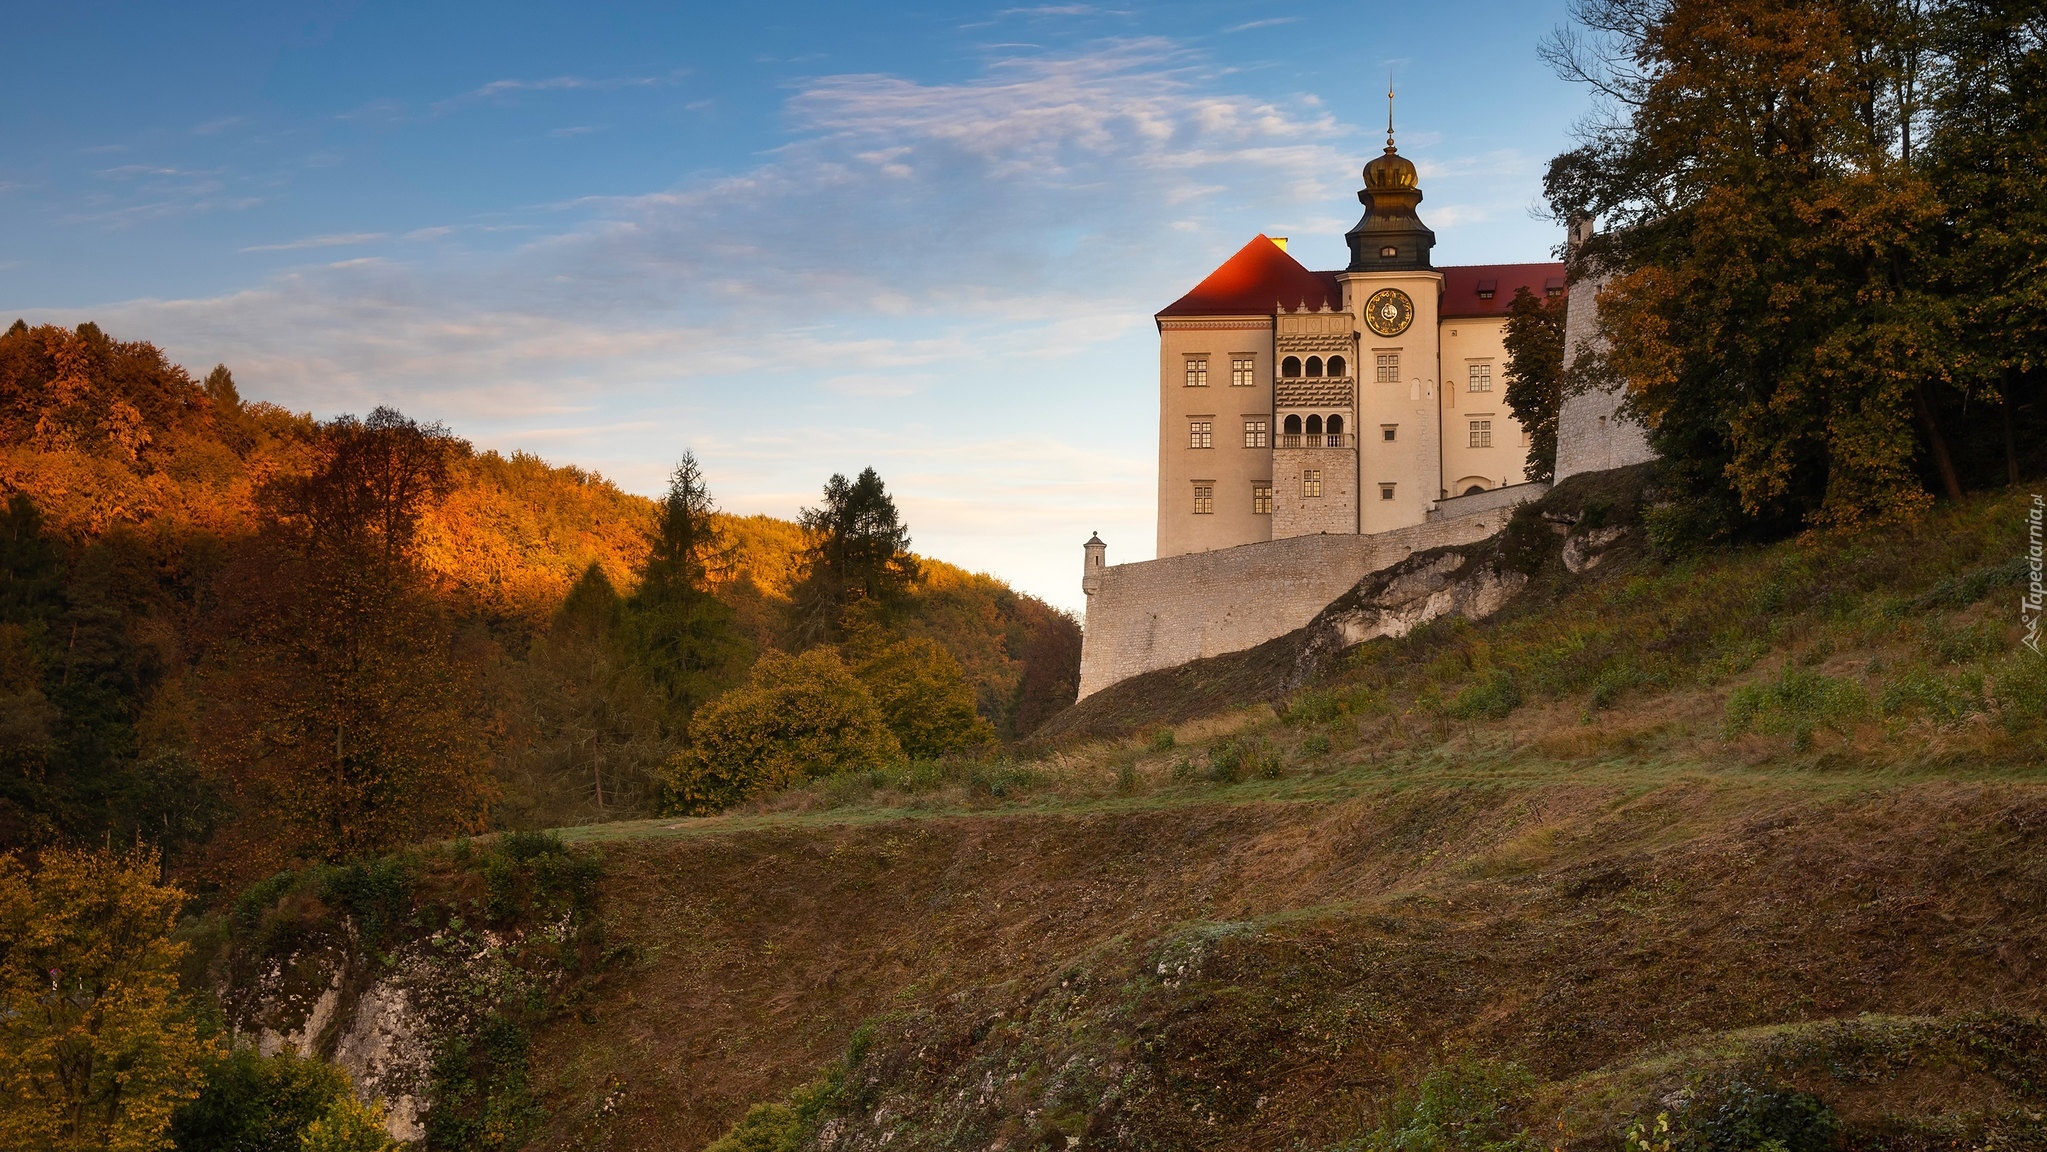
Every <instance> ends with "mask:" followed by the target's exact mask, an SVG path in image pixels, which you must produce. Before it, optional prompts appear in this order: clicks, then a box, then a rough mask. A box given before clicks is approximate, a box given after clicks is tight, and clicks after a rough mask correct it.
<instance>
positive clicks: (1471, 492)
mask: <svg viewBox="0 0 2047 1152" xmlns="http://www.w3.org/2000/svg"><path fill="white" fill-rule="evenodd" d="M1483 491H1485V487H1484V486H1483V485H1479V484H1473V485H1472V486H1471V487H1469V488H1466V489H1465V490H1464V494H1465V495H1466V496H1476V495H1478V494H1479V493H1481V492H1483Z"/></svg>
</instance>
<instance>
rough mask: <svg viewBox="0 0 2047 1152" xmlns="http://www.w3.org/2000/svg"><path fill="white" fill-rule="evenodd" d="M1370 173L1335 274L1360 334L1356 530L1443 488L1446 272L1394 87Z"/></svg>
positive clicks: (1381, 524)
mask: <svg viewBox="0 0 2047 1152" xmlns="http://www.w3.org/2000/svg"><path fill="white" fill-rule="evenodd" d="M1364 177H1365V187H1364V190H1363V191H1361V192H1359V193H1358V200H1359V201H1360V202H1361V203H1363V204H1364V206H1365V215H1364V217H1363V218H1362V219H1360V220H1359V221H1358V223H1357V227H1355V228H1352V229H1351V230H1350V231H1349V232H1347V233H1345V234H1344V240H1345V241H1346V242H1347V243H1348V244H1349V246H1350V265H1349V266H1348V267H1347V268H1345V269H1344V270H1343V271H1342V272H1339V273H1337V276H1336V280H1337V283H1338V284H1340V285H1342V287H1343V308H1344V310H1345V311H1346V312H1349V313H1350V314H1351V315H1352V316H1353V317H1354V318H1355V319H1356V326H1355V329H1354V330H1355V332H1356V334H1357V340H1358V348H1357V358H1356V364H1357V371H1358V377H1357V378H1358V394H1357V417H1358V418H1357V429H1358V433H1359V436H1358V478H1357V491H1358V528H1357V530H1358V531H1360V532H1384V531H1387V530H1389V529H1393V528H1398V527H1400V526H1402V525H1405V524H1414V523H1418V522H1420V521H1421V520H1422V519H1423V518H1424V516H1425V515H1426V513H1427V511H1428V509H1429V508H1430V507H1431V506H1433V505H1434V503H1435V501H1436V500H1437V499H1438V498H1439V497H1441V496H1442V495H1443V491H1442V489H1441V487H1440V483H1439V481H1438V479H1437V478H1438V476H1439V474H1440V473H1441V471H1442V429H1441V427H1440V425H1441V420H1440V417H1439V414H1438V407H1439V405H1440V404H1441V400H1440V399H1439V396H1438V392H1439V389H1440V387H1441V382H1442V371H1441V363H1440V356H1439V353H1440V351H1441V350H1440V348H1439V346H1438V345H1439V339H1438V331H1437V330H1438V327H1439V324H1440V312H1441V302H1442V294H1443V274H1442V273H1440V272H1438V271H1436V269H1435V267H1434V266H1433V265H1431V264H1430V262H1429V252H1430V250H1431V249H1433V248H1434V247H1435V246H1436V234H1435V233H1434V232H1431V231H1430V230H1429V228H1428V226H1427V225H1425V224H1423V223H1422V221H1421V217H1420V216H1418V215H1416V214H1415V208H1416V206H1417V205H1419V204H1420V203H1421V200H1422V190H1421V181H1420V179H1419V177H1418V176H1417V174H1416V172H1415V167H1414V162H1413V161H1411V160H1409V159H1408V158H1407V157H1405V156H1402V155H1401V154H1400V152H1399V150H1398V149H1397V148H1396V147H1395V146H1394V143H1393V93H1392V92H1390V91H1389V92H1387V93H1386V151H1385V153H1384V154H1383V155H1381V156H1379V157H1378V158H1377V159H1375V160H1373V161H1372V162H1371V163H1369V164H1367V165H1365V172H1364Z"/></svg>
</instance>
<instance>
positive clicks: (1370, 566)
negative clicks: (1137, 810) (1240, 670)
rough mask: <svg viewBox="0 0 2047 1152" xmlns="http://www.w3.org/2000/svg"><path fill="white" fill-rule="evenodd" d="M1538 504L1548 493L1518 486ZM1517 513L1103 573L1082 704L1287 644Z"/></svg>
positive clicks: (1289, 542) (1267, 544)
mask: <svg viewBox="0 0 2047 1152" xmlns="http://www.w3.org/2000/svg"><path fill="white" fill-rule="evenodd" d="M1515 488H1517V489H1521V490H1523V491H1524V492H1525V493H1526V498H1528V499H1533V498H1534V497H1536V496H1539V495H1541V494H1542V492H1543V491H1544V488H1543V486H1542V485H1536V484H1525V485H1524V484H1517V485H1515ZM1512 510H1513V509H1512V505H1504V506H1501V507H1497V508H1492V509H1488V510H1485V511H1482V512H1478V513H1476V514H1474V515H1468V516H1458V517H1454V518H1447V519H1443V520H1434V521H1430V522H1428V523H1424V524H1415V525H1411V526H1409V527H1406V528H1396V529H1394V530H1392V531H1390V532H1378V533H1374V534H1372V535H1369V536H1360V535H1356V534H1344V535H1335V534H1330V535H1316V536H1294V537H1290V538H1287V539H1283V540H1268V541H1262V542H1260V543H1257V544H1240V545H1238V546H1237V547H1235V548H1219V549H1216V550H1215V551H1213V552H1190V553H1187V554H1186V555H1184V556H1169V557H1167V558H1165V559H1163V560H1144V561H1139V562H1138V563H1135V564H1118V565H1116V566H1114V567H1108V568H1101V569H1099V570H1096V571H1093V572H1091V573H1090V575H1089V582H1090V583H1091V584H1092V585H1093V591H1091V592H1090V593H1089V595H1088V598H1087V622H1086V625H1085V629H1084V631H1083V633H1082V640H1081V652H1080V694H1081V695H1082V696H1083V697H1085V696H1089V695H1092V694H1093V693H1096V692H1099V691H1101V690H1102V689H1104V688H1107V687H1108V686H1109V685H1111V684H1114V683H1116V682H1117V681H1119V680H1127V679H1129V678H1130V677H1132V676H1136V675H1138V674H1139V673H1143V672H1150V671H1152V670H1153V669H1157V668H1171V667H1173V666H1175V665H1178V664H1185V663H1186V662H1187V661H1189V660H1195V659H1199V658H1200V657H1203V656H1220V655H1222V654H1223V653H1225V652H1237V651H1241V650H1243V649H1245V648H1252V647H1256V646H1257V645H1259V644H1263V643H1264V642H1266V641H1267V640H1270V639H1272V638H1273V637H1275V636H1284V635H1286V634H1287V633H1288V632H1291V631H1293V630H1294V629H1296V628H1299V627H1301V626H1302V625H1304V624H1306V623H1307V622H1308V621H1310V620H1313V619H1314V618H1315V614H1316V613H1317V612H1320V611H1322V609H1324V608H1326V607H1328V606H1329V603H1330V601H1332V600H1335V599H1336V598H1337V597H1338V596H1341V595H1343V594H1344V593H1345V592H1348V591H1350V589H1351V586H1352V585H1354V584H1356V583H1357V582H1358V581H1359V580H1361V579H1363V578H1364V577H1366V576H1368V575H1370V574H1371V573H1373V572H1377V571H1378V570H1380V569H1381V568H1390V567H1392V566H1393V565H1395V564H1398V563H1400V562H1401V561H1402V560H1405V559H1406V558H1407V557H1409V556H1411V555H1413V554H1414V553H1416V552H1425V551H1427V550H1429V549H1431V548H1443V547H1447V546H1449V545H1454V544H1470V543H1474V542H1476V541H1479V540H1483V539H1485V538H1486V537H1488V536H1490V535H1492V534H1493V533H1495V532H1498V531H1499V530H1500V529H1501V528H1503V527H1505V526H1506V523H1507V518H1508V516H1509V515H1510V514H1511V512H1512Z"/></svg>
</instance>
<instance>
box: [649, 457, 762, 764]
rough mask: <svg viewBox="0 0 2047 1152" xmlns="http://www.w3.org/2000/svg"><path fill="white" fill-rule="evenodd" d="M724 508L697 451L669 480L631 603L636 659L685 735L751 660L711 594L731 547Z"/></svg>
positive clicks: (672, 724) (674, 726)
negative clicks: (721, 515)
mask: <svg viewBox="0 0 2047 1152" xmlns="http://www.w3.org/2000/svg"><path fill="white" fill-rule="evenodd" d="M716 512H717V506H716V504H714V503H713V502H712V500H711V492H710V488H709V487H708V486H707V485H706V484H705V483H704V475H703V469H702V468H701V467H700V466H699V465H698V463H697V458H696V455H695V454H694V453H691V452H685V453H683V455H682V459H681V461H680V462H678V463H677V464H676V466H675V470H674V472H672V473H671V474H670V475H669V478H668V492H667V494H666V495H665V496H664V497H663V498H662V500H661V507H660V510H659V512H658V514H657V520H656V523H655V527H654V534H653V539H652V541H651V542H650V543H651V547H650V548H649V550H648V553H647V562H646V565H645V566H644V567H643V568H642V569H641V571H640V584H639V587H638V588H636V589H635V590H634V591H633V594H632V596H631V597H630V598H629V599H628V600H627V602H626V605H625V618H626V627H627V629H628V632H629V635H630V637H631V642H632V645H633V650H634V658H635V660H636V661H637V662H638V664H639V666H640V668H641V670H642V671H643V673H644V675H645V676H646V679H647V682H648V683H649V684H650V685H652V686H653V688H654V690H655V691H656V692H658V693H659V694H660V695H661V697H662V699H663V700H664V701H665V705H666V710H667V715H668V726H669V731H670V732H671V733H673V734H676V735H679V734H681V733H682V732H683V731H684V730H685V729H686V728H687V727H688V725H689V718H690V716H691V714H692V713H694V712H695V711H696V710H697V708H698V707H699V706H701V705H702V704H703V703H704V702H705V701H706V700H709V699H711V698H712V697H713V696H716V695H717V694H718V693H719V692H721V691H723V690H724V689H725V688H726V687H727V686H728V685H730V684H731V683H732V681H733V680H734V678H735V677H736V675H737V673H738V671H739V670H740V669H741V668H742V667H743V666H744V664H745V660H746V657H747V654H748V652H747V644H746V641H745V639H744V638H743V637H742V636H741V635H740V632H739V628H738V624H737V622H736V621H735V619H734V617H733V613H732V610H731V609H730V608H729V607H727V606H726V605H725V604H724V603H722V602H721V601H719V600H718V598H717V597H716V596H714V595H712V593H711V587H710V579H711V573H712V572H713V570H714V569H715V568H716V567H717V566H718V565H719V564H720V563H721V562H722V560H723V559H724V542H723V540H722V539H721V538H720V534H719V532H718V527H717V523H716V521H715V520H714V518H713V516H714V514H715V513H716Z"/></svg>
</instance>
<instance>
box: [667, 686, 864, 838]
mask: <svg viewBox="0 0 2047 1152" xmlns="http://www.w3.org/2000/svg"><path fill="white" fill-rule="evenodd" d="M689 738H690V746H689V747H688V748H687V749H685V750H683V751H682V752H681V753H679V754H677V755H676V756H675V757H674V758H673V759H671V760H670V761H669V762H668V780H667V786H666V788H665V799H666V806H667V807H668V809H669V810H670V811H674V812H680V813H684V814H686V815H691V816H703V815H708V814H710V813H712V812H716V811H718V810H720V809H722V808H727V807H730V806H731V805H733V804H736V803H738V802H739V801H741V800H745V799H747V798H748V797H752V796H758V795H761V794H763V793H767V792H772V791H775V790H776V789H778V788H785V787H787V786H789V785H790V784H793V783H795V782H796V781H798V780H802V779H806V778H811V777H818V776H829V775H832V774H833V773H836V772H848V771H859V770H863V769H868V768H879V767H882V766H884V765H886V764H889V763H891V762H893V761H895V760H897V759H899V758H900V757H901V756H902V746H901V745H900V744H899V743H898V742H897V741H896V738H895V736H894V735H893V734H892V733H890V731H889V728H888V724H887V722H886V721H885V720H884V719H883V717H882V714H881V709H879V708H877V707H876V706H875V703H874V697H873V696H872V695H870V694H869V692H868V690H867V688H866V687H865V686H864V685H862V684H861V683H860V681H859V680H858V679H857V678H856V677H854V675H853V674H852V673H851V672H849V671H848V670H847V669H846V665H845V663H844V661H842V660H840V659H839V654H838V652H837V650H836V649H832V648H813V649H811V650H810V651H808V652H805V653H803V654H802V655H801V656H785V655H782V654H781V653H778V652H771V653H768V654H767V655H764V656H762V657H761V658H760V660H759V661H757V662H756V663H755V664H754V666H753V670H752V671H751V672H750V673H748V675H747V679H746V683H745V684H743V685H741V686H739V687H737V688H734V689H732V690H731V691H729V692H727V693H725V694H724V695H723V696H720V697H718V698H717V699H716V700H713V701H712V702H710V703H709V704H706V705H704V706H703V707H702V708H700V709H698V710H697V714H696V717H695V719H693V720H692V721H691V722H690V726H689Z"/></svg>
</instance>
